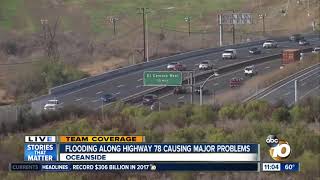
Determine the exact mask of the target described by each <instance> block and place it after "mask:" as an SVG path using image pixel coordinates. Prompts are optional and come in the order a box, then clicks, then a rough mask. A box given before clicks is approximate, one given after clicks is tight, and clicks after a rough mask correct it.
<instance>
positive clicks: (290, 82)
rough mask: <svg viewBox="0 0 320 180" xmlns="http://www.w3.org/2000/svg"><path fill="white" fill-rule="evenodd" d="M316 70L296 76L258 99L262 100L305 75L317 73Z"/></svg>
mask: <svg viewBox="0 0 320 180" xmlns="http://www.w3.org/2000/svg"><path fill="white" fill-rule="evenodd" d="M318 69H319V68H315V69H313V70H311V71H308V72H306V73H304V74H302V75H300V76H298V77H295V78H293V79H291V80H290V81H288V82H286V83H284V84H282V85H281V86H279V87H277V88H274V89H273V90H271V91H270V92H268V93H267V94H265V95H263V96H262V97H260V98H259V99H262V98H264V97H266V96H268V95H269V94H271V93H273V92H274V91H277V90H278V89H280V88H282V87H283V86H285V85H287V84H289V83H291V82H292V81H294V80H296V79H299V78H300V77H302V76H305V75H307V74H309V73H311V72H313V71H317V70H318Z"/></svg>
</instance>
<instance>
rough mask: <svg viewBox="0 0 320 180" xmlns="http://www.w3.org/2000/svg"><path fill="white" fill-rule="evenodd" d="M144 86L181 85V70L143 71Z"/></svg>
mask: <svg viewBox="0 0 320 180" xmlns="http://www.w3.org/2000/svg"><path fill="white" fill-rule="evenodd" d="M143 85H144V86H181V85H182V72H180V71H145V72H144V73H143Z"/></svg>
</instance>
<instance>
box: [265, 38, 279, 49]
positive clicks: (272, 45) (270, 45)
mask: <svg viewBox="0 0 320 180" xmlns="http://www.w3.org/2000/svg"><path fill="white" fill-rule="evenodd" d="M262 47H263V48H277V47H278V43H277V42H276V41H275V40H266V41H265V42H264V43H263V45H262Z"/></svg>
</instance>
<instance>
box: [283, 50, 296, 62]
mask: <svg viewBox="0 0 320 180" xmlns="http://www.w3.org/2000/svg"><path fill="white" fill-rule="evenodd" d="M300 53H301V50H300V49H285V50H283V52H282V64H290V63H293V62H295V61H299V60H300Z"/></svg>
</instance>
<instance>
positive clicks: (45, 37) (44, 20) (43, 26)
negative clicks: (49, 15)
mask: <svg viewBox="0 0 320 180" xmlns="http://www.w3.org/2000/svg"><path fill="white" fill-rule="evenodd" d="M40 22H41V25H42V31H43V40H44V42H46V41H47V25H48V19H40Z"/></svg>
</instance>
